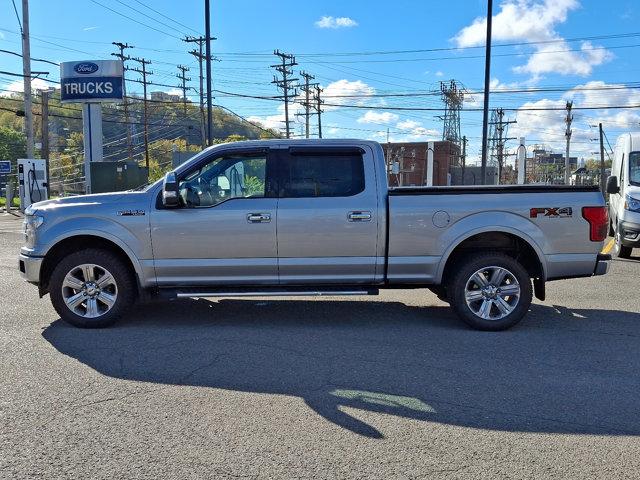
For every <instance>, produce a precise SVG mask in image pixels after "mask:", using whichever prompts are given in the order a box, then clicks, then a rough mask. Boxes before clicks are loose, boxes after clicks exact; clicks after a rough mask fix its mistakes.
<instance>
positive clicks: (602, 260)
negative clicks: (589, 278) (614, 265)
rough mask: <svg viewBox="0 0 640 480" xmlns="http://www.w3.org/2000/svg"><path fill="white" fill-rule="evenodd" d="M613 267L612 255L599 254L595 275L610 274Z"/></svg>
mask: <svg viewBox="0 0 640 480" xmlns="http://www.w3.org/2000/svg"><path fill="white" fill-rule="evenodd" d="M610 266H611V255H609V254H604V253H599V254H598V257H597V259H596V268H595V270H594V271H593V274H594V275H606V274H607V272H609V267H610Z"/></svg>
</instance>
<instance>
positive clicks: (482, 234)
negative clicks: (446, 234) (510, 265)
mask: <svg viewBox="0 0 640 480" xmlns="http://www.w3.org/2000/svg"><path fill="white" fill-rule="evenodd" d="M481 250H486V251H496V252H502V253H506V254H508V255H510V256H512V257H513V258H514V259H516V260H518V261H519V262H521V263H522V265H523V266H524V267H525V269H526V270H527V272H529V275H530V276H531V278H533V279H534V284H535V286H536V296H544V282H545V279H546V265H545V262H544V254H543V253H542V250H541V249H540V247H539V246H538V245H537V244H536V242H535V241H534V240H533V239H531V238H530V237H528V236H527V235H525V234H523V233H522V232H519V231H516V230H514V229H511V228H508V227H504V226H496V227H485V228H480V229H477V230H474V231H471V232H468V233H466V234H465V235H463V236H461V237H459V238H458V239H456V241H455V242H453V243H452V244H451V245H450V246H449V248H448V249H447V251H446V252H445V254H444V255H443V257H442V260H441V262H440V265H439V267H438V272H437V280H438V282H439V283H441V284H444V285H446V283H447V280H448V278H449V276H450V274H451V271H452V268H453V267H454V266H455V264H456V263H457V261H458V260H459V259H461V258H462V257H463V256H464V255H465V254H468V253H471V252H478V251H481Z"/></svg>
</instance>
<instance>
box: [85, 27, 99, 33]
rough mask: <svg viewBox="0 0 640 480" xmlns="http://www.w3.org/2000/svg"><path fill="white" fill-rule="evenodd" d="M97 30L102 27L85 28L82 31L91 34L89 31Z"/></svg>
mask: <svg viewBox="0 0 640 480" xmlns="http://www.w3.org/2000/svg"><path fill="white" fill-rule="evenodd" d="M96 28H100V27H84V28H83V29H82V31H83V32H89V31H91V30H95V29H96Z"/></svg>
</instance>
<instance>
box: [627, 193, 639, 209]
mask: <svg viewBox="0 0 640 480" xmlns="http://www.w3.org/2000/svg"><path fill="white" fill-rule="evenodd" d="M624 209H625V210H630V211H632V212H640V200H638V199H637V198H633V197H632V196H631V195H625V197H624Z"/></svg>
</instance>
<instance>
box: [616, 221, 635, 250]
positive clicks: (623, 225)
mask: <svg viewBox="0 0 640 480" xmlns="http://www.w3.org/2000/svg"><path fill="white" fill-rule="evenodd" d="M618 228H619V229H620V236H621V237H622V238H621V239H622V245H624V246H625V247H632V248H640V224H638V223H634V222H627V221H625V220H621V221H620V223H619V224H618Z"/></svg>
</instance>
